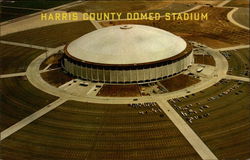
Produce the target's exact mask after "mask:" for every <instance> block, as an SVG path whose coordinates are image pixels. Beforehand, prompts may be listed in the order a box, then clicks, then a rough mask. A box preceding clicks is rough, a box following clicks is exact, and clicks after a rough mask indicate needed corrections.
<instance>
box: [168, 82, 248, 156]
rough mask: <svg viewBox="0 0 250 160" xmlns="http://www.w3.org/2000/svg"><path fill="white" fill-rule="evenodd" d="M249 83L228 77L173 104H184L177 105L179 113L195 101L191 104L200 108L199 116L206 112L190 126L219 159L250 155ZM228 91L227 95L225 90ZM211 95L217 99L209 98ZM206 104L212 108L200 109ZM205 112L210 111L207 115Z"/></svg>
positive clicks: (197, 109)
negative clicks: (240, 82) (228, 78)
mask: <svg viewBox="0 0 250 160" xmlns="http://www.w3.org/2000/svg"><path fill="white" fill-rule="evenodd" d="M235 86H237V87H235ZM234 87H235V89H232V90H231V91H230V92H228V91H229V90H230V89H231V88H234ZM249 87H250V86H249V83H246V82H243V83H242V84H238V82H236V81H232V80H227V81H225V80H224V81H221V83H218V84H216V85H214V86H212V87H210V88H208V89H206V90H204V91H203V92H200V93H197V94H195V95H193V96H192V95H190V96H189V97H188V98H187V97H186V98H180V99H179V100H181V102H176V103H173V102H171V104H172V105H173V106H174V105H177V106H179V107H181V108H182V109H177V108H178V107H175V108H176V110H177V111H178V112H179V113H180V111H181V110H182V111H183V112H186V113H188V111H187V110H185V109H184V108H185V106H186V105H189V104H192V105H193V106H192V107H189V108H190V109H192V110H193V111H197V114H196V115H197V116H198V115H199V116H201V115H203V116H202V118H200V117H199V118H198V119H194V120H193V123H192V124H190V126H191V127H192V129H194V131H195V132H196V133H197V134H198V135H199V136H200V137H201V139H202V140H203V141H204V142H205V143H206V144H207V145H208V147H209V148H210V149H211V150H212V152H213V153H215V155H216V156H217V157H218V158H219V159H247V158H248V157H249V156H250V151H249V149H248V148H249V147H250V135H249V129H250V120H249V116H250V110H249V106H250V103H249V98H250V94H249V93H250V92H249ZM225 91H226V92H228V94H227V95H224V94H222V93H223V92H225ZM211 97H214V98H215V100H208V98H211ZM197 103H199V104H197ZM204 105H208V106H209V108H207V109H202V110H203V112H200V111H199V108H200V107H201V106H204ZM183 109H184V110H183ZM205 113H209V115H208V116H204V114H205ZM180 115H181V114H180ZM191 116H192V117H194V114H193V113H190V114H188V117H191ZM183 118H184V119H186V117H183Z"/></svg>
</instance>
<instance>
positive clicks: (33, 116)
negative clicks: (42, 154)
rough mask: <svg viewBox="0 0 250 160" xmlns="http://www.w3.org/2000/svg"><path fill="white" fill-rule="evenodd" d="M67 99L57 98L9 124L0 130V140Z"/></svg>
mask: <svg viewBox="0 0 250 160" xmlns="http://www.w3.org/2000/svg"><path fill="white" fill-rule="evenodd" d="M66 101H67V99H65V98H59V99H58V100H56V101H54V102H52V103H50V104H49V105H47V106H45V107H44V108H42V109H40V110H38V111H37V112H35V113H33V114H31V115H30V116H28V117H26V118H24V119H23V120H21V121H19V122H17V123H16V124H14V125H12V126H10V127H9V128H7V129H5V130H4V131H2V132H1V139H0V140H1V141H2V140H3V139H5V138H7V137H8V136H10V135H11V134H13V133H15V132H16V131H18V130H19V129H21V128H23V127H25V126H26V125H28V124H30V123H31V122H33V121H34V120H36V119H38V118H40V117H41V116H43V115H45V114H46V113H48V112H49V111H51V110H53V109H55V108H56V107H58V106H60V105H61V104H63V103H64V102H66Z"/></svg>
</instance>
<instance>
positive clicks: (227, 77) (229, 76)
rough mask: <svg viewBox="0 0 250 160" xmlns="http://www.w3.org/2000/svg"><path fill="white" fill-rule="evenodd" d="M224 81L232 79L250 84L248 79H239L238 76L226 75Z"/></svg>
mask: <svg viewBox="0 0 250 160" xmlns="http://www.w3.org/2000/svg"><path fill="white" fill-rule="evenodd" d="M225 78H226V79H233V80H240V81H245V82H250V78H248V77H240V76H233V75H226V77H225Z"/></svg>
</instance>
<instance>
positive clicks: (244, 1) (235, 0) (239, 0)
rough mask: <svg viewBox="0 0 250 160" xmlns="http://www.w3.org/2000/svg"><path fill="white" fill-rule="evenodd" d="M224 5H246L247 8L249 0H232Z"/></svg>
mask: <svg viewBox="0 0 250 160" xmlns="http://www.w3.org/2000/svg"><path fill="white" fill-rule="evenodd" d="M226 6H230V7H246V8H249V0H232V1H231V2H229V3H228V4H226Z"/></svg>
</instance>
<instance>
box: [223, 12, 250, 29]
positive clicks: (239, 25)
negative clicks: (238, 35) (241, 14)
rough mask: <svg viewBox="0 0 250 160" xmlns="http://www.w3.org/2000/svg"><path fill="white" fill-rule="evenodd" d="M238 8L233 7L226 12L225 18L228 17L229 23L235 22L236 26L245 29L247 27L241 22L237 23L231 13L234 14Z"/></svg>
mask: <svg viewBox="0 0 250 160" xmlns="http://www.w3.org/2000/svg"><path fill="white" fill-rule="evenodd" d="M238 9H239V8H234V9H233V10H231V11H230V12H228V14H227V19H228V20H229V21H230V22H231V23H233V24H235V25H236V26H238V27H240V28H243V29H246V30H249V28H248V27H246V26H244V25H242V24H239V23H238V22H236V21H235V20H234V19H233V14H234V13H235V12H236V11H237V10H238ZM246 21H247V20H246Z"/></svg>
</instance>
